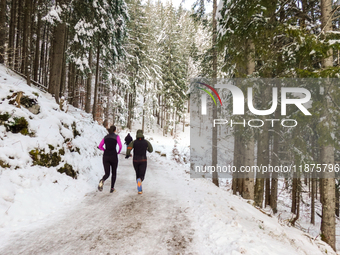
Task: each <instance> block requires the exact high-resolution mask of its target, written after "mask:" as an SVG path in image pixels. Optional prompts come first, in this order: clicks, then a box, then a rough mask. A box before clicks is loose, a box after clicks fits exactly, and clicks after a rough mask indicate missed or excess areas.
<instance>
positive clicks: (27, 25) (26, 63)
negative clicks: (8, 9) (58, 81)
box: [23, 0, 32, 85]
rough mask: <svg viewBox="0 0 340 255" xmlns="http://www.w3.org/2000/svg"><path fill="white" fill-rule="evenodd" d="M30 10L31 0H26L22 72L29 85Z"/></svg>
mask: <svg viewBox="0 0 340 255" xmlns="http://www.w3.org/2000/svg"><path fill="white" fill-rule="evenodd" d="M31 12H32V0H26V3H25V31H24V34H25V38H24V42H25V44H26V47H25V48H24V52H25V56H24V59H23V63H24V68H25V69H24V72H23V73H24V74H25V75H26V81H27V84H28V85H31V66H32V65H31V63H32V61H31V44H32V40H31V25H32V24H31V21H32V19H31Z"/></svg>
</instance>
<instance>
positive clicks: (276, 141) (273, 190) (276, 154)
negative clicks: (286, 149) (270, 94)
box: [270, 110, 280, 214]
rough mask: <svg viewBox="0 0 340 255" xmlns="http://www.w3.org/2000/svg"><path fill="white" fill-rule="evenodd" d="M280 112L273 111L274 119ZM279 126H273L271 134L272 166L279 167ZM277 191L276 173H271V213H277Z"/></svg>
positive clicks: (277, 117)
mask: <svg viewBox="0 0 340 255" xmlns="http://www.w3.org/2000/svg"><path fill="white" fill-rule="evenodd" d="M279 117H280V112H279V111H278V110H277V111H275V119H279ZM279 132H280V126H279V125H275V126H274V133H273V152H272V153H273V154H272V165H273V166H279V163H280V161H279V140H280V136H279ZM277 190H278V173H276V172H274V173H272V182H271V192H270V207H271V208H272V210H273V213H274V214H275V213H277Z"/></svg>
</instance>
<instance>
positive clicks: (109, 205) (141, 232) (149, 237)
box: [0, 155, 195, 254]
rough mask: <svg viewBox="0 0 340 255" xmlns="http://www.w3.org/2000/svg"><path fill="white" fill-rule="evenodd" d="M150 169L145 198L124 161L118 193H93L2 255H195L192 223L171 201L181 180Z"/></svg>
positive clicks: (16, 239) (18, 238) (13, 240)
mask: <svg viewBox="0 0 340 255" xmlns="http://www.w3.org/2000/svg"><path fill="white" fill-rule="evenodd" d="M148 163H149V166H148V170H147V173H146V179H145V182H144V183H143V184H144V185H143V190H144V194H142V195H138V194H137V190H136V184H135V175H134V170H133V168H132V162H131V159H128V160H126V159H124V158H123V156H122V155H121V156H120V158H119V167H118V175H117V181H116V187H115V188H116V189H117V192H115V193H113V194H110V193H109V188H110V181H109V179H108V180H107V181H106V183H105V185H104V190H103V192H97V191H94V192H92V193H88V194H87V195H86V196H87V197H86V198H85V199H84V201H82V202H81V203H80V205H79V206H77V208H75V209H73V210H70V211H68V212H66V213H65V214H64V213H63V214H62V215H59V216H58V217H56V219H51V221H50V223H48V224H45V225H44V227H43V228H38V229H36V230H34V231H22V232H21V233H16V234H15V235H13V236H11V237H10V239H9V240H8V242H7V245H6V246H5V247H3V249H0V254H137V253H138V254H195V253H192V250H194V249H193V248H192V247H191V246H192V239H193V235H194V230H193V228H192V227H191V224H192V223H191V221H190V219H189V217H188V216H187V213H186V212H185V208H182V207H181V206H182V204H179V202H178V201H176V200H174V199H173V197H174V196H169V195H168V194H169V192H172V191H171V190H169V189H170V186H171V185H170V186H169V184H170V183H171V181H175V180H172V179H171V176H170V175H168V174H167V173H166V171H164V169H160V167H159V166H157V165H155V164H154V163H153V162H152V161H151V160H149V162H148ZM100 167H101V166H100ZM176 181H177V182H178V179H176ZM94 188H95V187H94Z"/></svg>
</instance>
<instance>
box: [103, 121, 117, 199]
mask: <svg viewBox="0 0 340 255" xmlns="http://www.w3.org/2000/svg"><path fill="white" fill-rule="evenodd" d="M108 131H109V134H108V135H107V136H105V137H104V139H103V140H102V141H101V142H100V144H99V146H98V148H99V149H101V150H102V151H104V155H103V165H104V170H105V175H104V176H103V178H102V179H101V180H100V181H99V184H98V190H99V191H102V190H103V186H104V181H105V180H106V179H107V178H109V176H110V167H111V172H112V175H111V189H110V193H112V192H114V191H115V189H114V186H115V182H116V175H117V166H118V154H119V153H120V151H121V150H122V143H121V141H120V138H119V135H116V134H115V132H116V127H115V126H111V127H110V128H109V129H108ZM104 144H105V149H104ZM117 144H118V146H119V150H118V152H117V148H116V147H117Z"/></svg>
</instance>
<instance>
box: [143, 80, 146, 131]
mask: <svg viewBox="0 0 340 255" xmlns="http://www.w3.org/2000/svg"><path fill="white" fill-rule="evenodd" d="M145 97H146V81H145V84H144V93H143V117H142V130H143V133H144V125H145V117H144V115H145V109H144V108H145Z"/></svg>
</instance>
